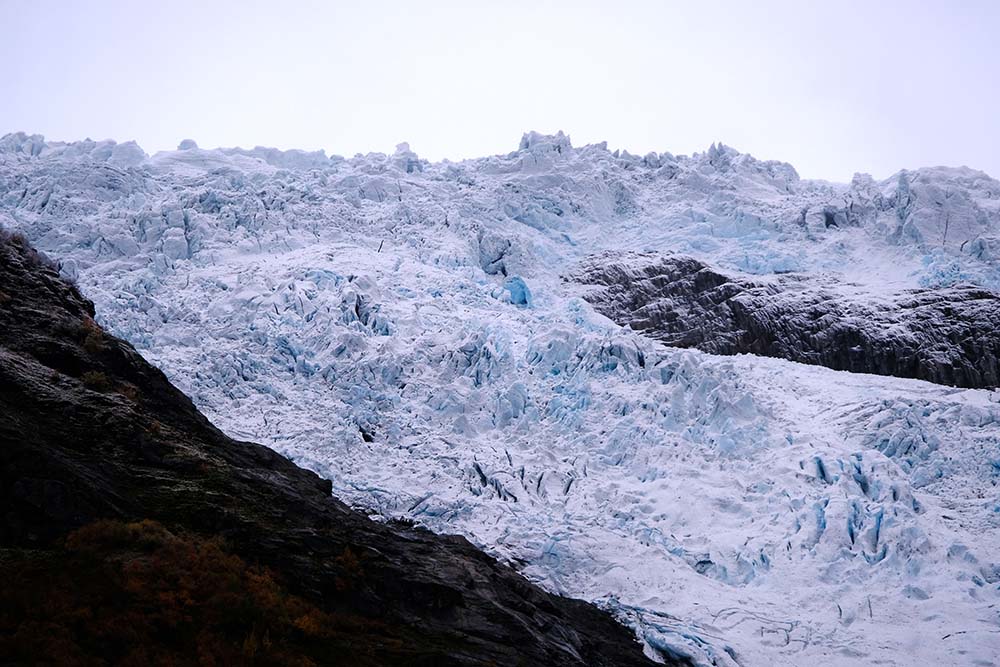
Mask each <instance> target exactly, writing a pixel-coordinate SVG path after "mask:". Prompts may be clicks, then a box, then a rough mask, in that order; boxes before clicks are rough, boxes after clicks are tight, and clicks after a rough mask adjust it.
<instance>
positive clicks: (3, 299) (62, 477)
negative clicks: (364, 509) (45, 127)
mask: <svg viewBox="0 0 1000 667" xmlns="http://www.w3.org/2000/svg"><path fill="white" fill-rule="evenodd" d="M0 234H2V232H0ZM93 316H94V310H93V305H92V304H91V303H90V302H89V301H87V300H85V299H84V298H82V297H81V296H80V294H79V293H78V292H77V291H76V290H75V289H74V288H72V287H71V286H69V285H68V284H66V283H65V282H63V281H62V280H61V279H60V278H59V277H58V275H57V273H56V271H55V270H54V269H53V268H52V267H51V266H49V265H47V264H46V262H45V261H44V258H42V257H40V256H38V255H36V254H35V253H34V252H33V251H32V250H31V249H30V248H28V247H27V245H26V244H25V243H23V242H22V241H20V240H18V239H11V238H9V237H6V236H4V237H3V238H0V507H2V508H3V509H2V513H0V556H2V558H0V575H5V576H11V575H10V572H11V570H9V569H8V568H11V567H13V566H12V565H11V564H12V563H15V562H17V563H21V564H23V563H24V562H26V561H27V562H32V563H39V564H41V565H39V566H40V567H45V566H46V565H45V563H48V562H53V563H55V567H56V568H58V567H59V565H58V564H59V562H61V561H60V560H59V556H58V555H59V554H62V553H65V552H63V551H60V549H62V548H63V546H62V545H63V544H64V539H65V536H66V535H67V534H69V533H70V532H71V531H74V530H76V529H78V528H80V527H81V526H87V525H89V524H91V523H92V522H95V521H97V520H100V519H116V520H121V521H137V520H146V519H150V520H153V521H156V522H158V524H162V525H163V526H165V527H166V529H168V530H171V531H180V532H182V533H184V534H193V535H196V536H198V535H200V536H211V537H216V536H218V537H221V538H223V539H224V541H225V544H226V545H227V548H228V549H231V550H232V551H233V552H234V553H235V554H237V555H239V556H240V557H241V558H243V559H244V560H245V561H247V562H248V563H252V564H255V565H256V564H259V565H262V566H265V567H267V568H269V569H270V570H272V571H273V572H275V573H276V576H277V577H278V578H279V579H280V580H281V581H282V582H283V585H284V586H287V588H288V589H289V590H290V591H291V593H292V594H294V595H296V596H301V598H303V599H305V600H307V601H308V603H309V604H313V605H316V606H318V607H320V608H322V610H323V611H324V612H326V613H331V614H338V615H339V616H338V618H349V619H355V620H357V619H360V621H358V622H355V621H352V623H354V625H353V626H352V627H356V628H358V630H356V631H355V632H353V633H351V634H350V635H347V636H340V635H324V636H326V637H327V639H326V640H324V641H333V642H335V643H336V645H337V650H336V652H335V653H331V654H326V655H324V656H323V657H321V658H320V661H321V662H323V664H345V665H347V664H349V665H387V664H406V665H501V664H502V665H522V664H523V665H607V666H611V665H645V664H651V663H650V661H649V660H648V659H646V658H645V657H644V656H643V653H642V650H641V647H640V645H639V644H638V643H637V642H636V641H635V640H634V638H633V635H632V633H631V632H630V631H628V630H627V629H626V628H624V627H623V626H621V625H619V624H618V623H616V622H615V621H614V620H612V619H611V618H610V617H609V616H608V615H606V614H604V613H603V612H601V611H599V610H598V609H596V608H595V607H593V606H591V605H589V604H586V603H584V602H581V601H578V600H570V599H566V598H561V597H558V596H555V595H551V594H548V593H546V592H544V591H542V590H541V589H539V588H538V587H536V586H534V585H532V584H531V583H529V582H528V581H526V580H525V579H524V578H523V577H521V576H520V575H519V574H517V573H516V572H514V571H513V570H511V569H510V568H509V567H507V566H505V565H502V564H500V563H498V562H496V561H495V560H494V559H492V558H490V557H489V556H487V555H485V554H484V553H482V552H481V551H479V550H477V549H476V548H474V547H473V546H472V545H471V544H470V543H469V542H467V541H466V540H465V539H463V538H461V537H455V536H441V535H434V534H432V533H430V532H427V531H425V530H421V529H418V528H414V527H410V526H407V525H403V524H398V523H376V522H373V521H371V520H369V519H368V518H366V517H365V516H364V515H362V514H360V513H359V512H357V511H354V510H351V509H349V508H348V507H346V506H345V505H343V504H342V503H340V502H339V501H337V500H336V499H334V498H332V497H331V496H330V483H329V482H328V481H326V480H323V479H320V478H319V477H318V476H316V475H315V474H313V473H311V472H308V471H306V470H303V469H301V468H299V467H297V466H295V465H294V464H293V463H291V462H290V461H288V460H287V459H285V458H284V457H282V456H280V455H278V454H277V453H275V452H273V451H272V450H270V449H268V448H266V447H262V446H260V445H256V444H252V443H245V442H236V441H234V440H232V439H230V438H228V437H227V436H225V435H224V434H223V433H222V432H220V431H219V430H218V429H216V428H215V427H214V426H212V424H210V423H209V422H208V420H207V419H206V418H205V417H204V416H202V415H201V414H200V413H199V412H198V411H197V410H196V409H195V407H194V405H193V404H192V403H191V401H190V400H189V399H188V398H187V397H186V396H184V395H183V394H182V393H181V392H180V391H178V390H177V389H176V388H174V387H173V386H172V385H171V384H170V383H169V382H168V381H167V379H166V377H165V376H164V375H163V373H161V372H160V371H159V370H158V369H156V368H154V367H152V366H150V365H149V364H148V363H146V362H145V360H144V359H143V358H142V357H141V356H140V355H139V354H138V353H137V352H136V351H135V350H134V349H133V348H132V347H131V346H130V345H129V344H127V343H125V342H123V341H121V340H118V339H116V338H113V337H111V336H109V335H108V334H106V333H105V332H104V331H102V330H101V328H100V327H99V326H97V325H96V324H95V323H94V321H93V319H92V318H93ZM178 534H180V533H178ZM164 539H166V538H164ZM170 539H173V538H170ZM195 544H197V543H195ZM345 554H351V557H350V558H349V559H348V558H345ZM54 571H57V570H54ZM345 582H346V583H345ZM4 604H7V603H6V602H5V603H4ZM5 609H7V610H8V611H9V608H7V607H5ZM136 613H137V614H141V610H136ZM0 616H3V623H2V624H0V644H2V643H3V640H5V639H9V637H7V638H5V637H3V634H4V631H5V629H6V631H7V632H10V631H11V628H12V627H13V628H15V630H16V628H17V627H18V620H17V618H13V617H11V616H10V614H9V613H6V612H5V613H4V614H0ZM361 621H364V622H361ZM330 637H332V639H331V638H330ZM175 648H176V647H175ZM183 648H184V647H180V649H179V650H181V649H183ZM189 648H190V650H191V651H192V653H191V654H190V655H191V656H194V653H193V651H194V647H189ZM314 648H315V647H314ZM310 650H312V649H310ZM91 657H92V658H93V657H99V656H91ZM192 664H193V663H192ZM247 664H249V663H247Z"/></svg>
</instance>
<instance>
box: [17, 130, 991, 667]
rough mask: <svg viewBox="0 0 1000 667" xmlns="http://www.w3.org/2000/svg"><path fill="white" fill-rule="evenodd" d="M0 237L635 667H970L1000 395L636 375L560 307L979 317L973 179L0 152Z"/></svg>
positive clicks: (712, 367)
mask: <svg viewBox="0 0 1000 667" xmlns="http://www.w3.org/2000/svg"><path fill="white" fill-rule="evenodd" d="M831 220H832V221H835V224H830V222H831ZM0 224H2V225H3V226H5V227H8V228H12V229H14V230H18V231H21V232H23V233H24V234H26V235H27V236H28V237H29V238H30V240H31V241H32V242H33V243H35V244H36V245H37V246H38V247H39V248H40V249H42V250H44V251H45V252H47V253H48V254H50V255H51V256H52V257H54V258H57V259H58V260H60V261H61V263H62V270H63V273H64V274H65V275H67V276H69V277H72V278H74V279H76V280H77V282H78V283H79V285H80V287H81V289H82V290H83V292H84V293H85V294H86V295H87V296H88V297H90V298H91V299H93V300H94V302H95V304H96V306H97V311H98V316H99V320H100V321H101V323H102V324H104V325H105V326H107V327H109V328H110V330H111V331H112V332H114V333H115V334H117V335H119V336H122V337H124V338H126V339H127V340H129V341H131V342H132V343H133V344H134V345H135V346H136V347H137V348H138V349H139V350H140V351H141V352H142V354H143V355H144V356H146V357H147V358H148V359H149V360H151V361H152V362H154V363H156V364H157V365H159V366H160V367H161V368H163V369H164V371H165V372H166V373H167V375H168V376H169V377H170V379H171V380H172V381H173V382H174V383H175V384H177V385H178V386H179V387H180V388H181V389H183V390H184V391H185V392H187V393H188V394H189V395H190V396H191V397H192V398H193V399H194V401H195V402H196V403H197V404H198V406H199V407H200V408H201V409H202V410H204V411H205V412H206V414H207V415H208V416H209V417H210V418H211V419H212V420H213V421H214V422H215V423H216V424H217V425H219V426H220V427H221V428H222V429H223V430H225V431H226V432H227V433H229V434H230V435H233V436H236V437H239V438H243V439H249V440H255V441H259V442H262V443H264V444H267V445H270V446H271V447H274V448H275V449H277V450H278V451H280V452H282V453H284V454H285V455H287V456H289V457H290V458H292V459H293V460H295V461H296V462H298V463H300V464H301V465H304V466H306V467H309V468H311V469H313V470H315V471H317V472H318V473H320V474H321V475H323V476H325V477H328V478H329V479H331V480H332V481H333V486H334V492H335V494H336V495H337V496H339V497H340V498H342V499H344V500H345V501H348V502H350V503H352V504H354V505H357V506H360V507H364V508H368V509H369V510H370V511H371V512H372V513H373V514H374V515H376V516H377V517H398V518H406V519H411V520H413V521H415V522H417V523H420V524H423V525H425V526H427V527H428V528H430V529H432V530H434V531H438V532H452V533H461V534H463V535H465V536H467V537H468V538H469V539H470V540H472V541H473V542H474V543H476V544H478V545H480V546H481V547H483V548H484V549H485V550H486V551H488V552H490V553H492V554H494V555H496V556H497V557H498V558H501V559H504V560H507V561H509V562H511V563H513V564H515V566H516V567H518V568H519V569H521V570H522V571H523V572H524V573H525V574H526V575H527V576H528V577H530V578H531V579H533V580H536V581H538V582H540V583H541V584H542V585H543V586H545V587H546V588H548V589H550V590H553V591H557V592H559V593H562V594H565V595H570V596H574V597H581V598H585V599H588V600H591V601H593V602H595V603H597V604H598V605H601V606H603V607H605V608H607V609H609V610H612V611H613V612H614V613H615V614H617V615H618V616H620V617H621V618H622V619H623V620H624V621H625V622H626V623H628V624H629V625H630V626H632V627H634V628H635V630H636V633H637V636H638V637H639V638H640V639H641V640H642V641H643V642H644V643H645V645H646V647H647V653H648V654H649V655H650V656H653V657H656V656H660V655H668V654H678V655H689V656H691V657H692V658H693V659H694V660H695V661H696V662H697V663H698V664H702V665H720V666H721V665H725V666H731V665H743V666H751V665H761V666H766V665H839V664H882V665H915V664H921V665H993V664H998V663H1000V657H998V656H1000V491H998V486H997V483H998V480H1000V392H997V391H993V392H991V391H987V390H958V389H953V388H950V387H946V386H940V385H935V384H930V383H927V382H922V381H917V380H905V379H897V378H890V377H880V376H873V375H861V374H852V373H846V372H836V371H831V370H828V369H826V368H821V367H815V366H806V365H801V364H795V363H791V362H787V361H782V360H778V359H771V358H759V357H754V356H748V355H741V356H736V357H719V356H712V355H707V354H703V353H700V352H697V351H691V350H679V349H673V348H668V347H664V346H662V345H660V344H659V343H656V342H654V341H651V340H649V339H646V338H643V337H642V336H641V335H639V334H637V333H634V332H632V331H631V330H628V329H622V328H620V327H618V326H616V325H615V324H613V323H612V322H611V321H610V320H608V319H606V318H604V317H603V316H601V315H598V314H597V313H596V312H595V311H594V310H593V309H592V308H591V307H590V306H589V305H588V304H587V303H586V302H585V301H583V300H582V299H581V298H580V295H581V294H582V291H581V288H580V287H579V286H576V285H574V284H572V283H570V282H567V281H566V280H564V276H566V275H568V274H570V273H571V272H572V271H573V270H574V268H575V267H576V266H577V265H578V263H579V262H580V261H581V260H583V259H584V258H586V257H589V256H591V255H593V254H595V253H598V252H602V251H606V250H637V251H649V250H651V251H661V252H666V251H671V252H677V253H683V254H687V255H691V256H693V257H696V258H698V259H700V260H702V261H705V262H708V263H710V264H711V265H713V266H716V267H720V268H724V269H728V270H735V271H740V272H744V273H749V274H757V275H768V274H774V273H785V272H801V273H807V274H811V275H814V276H817V277H823V276H830V277H831V280H833V279H836V280H837V281H838V282H843V283H844V284H846V285H848V286H849V287H848V288H845V289H855V290H857V291H858V293H860V294H878V293H881V292H883V291H886V290H899V289H904V288H908V287H917V286H939V285H950V284H956V283H971V284H976V285H980V286H983V287H986V288H989V289H993V290H996V289H998V288H1000V182H997V181H996V180H993V179H991V178H990V177H988V176H986V175H985V174H983V173H981V172H977V171H974V170H970V169H964V168H962V169H948V168H933V169H921V170H917V171H910V172H905V171H904V172H900V173H899V174H897V175H895V176H893V177H891V178H889V179H887V180H885V181H875V180H873V179H872V178H871V177H868V176H864V175H858V176H856V177H855V178H854V180H853V181H852V182H851V183H850V184H849V185H844V184H833V183H826V182H820V181H805V180H801V179H800V178H799V177H798V175H797V174H796V172H795V170H794V169H793V168H792V167H791V166H790V165H788V164H785V163H780V162H763V161H759V160H756V159H754V158H752V157H750V156H749V155H743V154H740V153H738V152H736V151H734V150H733V149H731V148H728V147H724V146H712V147H711V148H710V149H709V150H708V151H707V152H705V153H699V154H695V155H693V156H690V157H687V156H674V155H671V154H669V153H661V154H649V155H646V156H645V157H639V156H633V155H630V154H628V153H627V152H619V151H615V152H610V151H609V150H608V149H607V148H606V146H604V145H590V146H584V147H582V148H574V147H572V146H571V144H570V141H569V139H568V138H567V137H565V136H563V135H562V134H558V135H555V136H543V135H538V134H535V133H529V134H527V135H525V136H524V138H523V139H522V140H521V143H520V147H519V149H518V150H517V151H514V152H512V153H510V154H507V155H499V156H492V157H486V158H482V159H477V160H469V161H465V162H460V163H451V162H442V163H434V164H431V163H428V162H427V161H424V160H421V159H420V158H419V157H418V156H417V155H416V154H415V153H413V152H411V151H410V149H409V147H408V146H406V145H405V144H403V145H400V147H399V148H398V150H397V151H396V153H395V154H393V155H383V154H369V155H363V156H362V155H358V156H355V157H353V158H349V159H344V158H340V157H330V158H328V157H327V156H325V155H324V154H322V153H306V152H302V151H287V152H281V151H277V150H273V149H262V148H257V149H253V150H240V149H226V150H202V149H199V148H197V146H195V145H194V144H193V142H184V143H183V144H182V145H181V149H179V150H177V151H174V152H165V153H158V154H156V155H153V156H151V157H150V156H147V155H146V154H145V153H144V152H143V151H142V150H141V149H140V148H139V147H138V146H136V145H135V144H134V143H124V144H115V143H114V142H109V141H106V142H93V141H83V142H76V143H70V144H64V143H54V142H53V143H46V142H45V140H44V139H43V138H42V137H39V136H37V135H36V136H27V135H24V134H13V135H7V136H6V137H3V138H2V139H0Z"/></svg>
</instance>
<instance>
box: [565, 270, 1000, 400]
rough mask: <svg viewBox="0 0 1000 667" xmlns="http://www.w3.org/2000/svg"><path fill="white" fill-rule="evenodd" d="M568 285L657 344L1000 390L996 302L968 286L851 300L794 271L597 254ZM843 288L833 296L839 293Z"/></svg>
mask: <svg viewBox="0 0 1000 667" xmlns="http://www.w3.org/2000/svg"><path fill="white" fill-rule="evenodd" d="M568 280H570V281H572V282H576V283H580V284H582V285H586V286H588V287H589V289H588V290H587V292H586V294H585V295H584V298H585V299H586V300H587V301H589V302H590V303H592V304H593V305H594V307H595V308H596V309H597V310H598V311H600V312H601V313H602V314H604V315H606V316H607V317H609V318H611V319H612V320H614V321H615V322H617V323H618V324H620V325H622V326H630V327H631V328H633V329H635V330H637V331H642V332H643V333H645V334H647V335H649V336H652V337H653V338H656V339H658V340H660V341H662V342H664V343H666V344H667V345H673V346H675V347H696V348H698V349H699V350H703V351H705V352H710V353H712V354H740V353H749V354H759V355H764V356H768V357H780V358H783V359H789V360H791V361H798V362H802V363H806V364H817V365H820V366H827V367H829V368H833V369H836V370H843V371H852V372H855V373H875V374H878V375H895V376H897V377H906V378H919V379H921V380H929V381H931V382H937V383H939V384H946V385H953V386H958V387H974V388H984V387H996V386H998V385H1000V296H998V295H997V294H994V293H992V292H989V291H987V290H984V289H980V288H978V287H972V286H955V287H947V288H939V289H915V290H907V291H901V292H897V293H895V294H889V295H877V294H860V293H856V290H855V289H854V288H853V287H852V286H849V285H843V286H841V285H837V284H829V283H824V282H822V281H820V280H818V279H816V278H812V277H805V276H797V275H793V274H788V275H783V276H778V277H776V278H771V279H756V278H752V277H748V276H741V275H736V274H727V273H725V272H722V271H718V270H715V269H713V268H711V267H709V266H707V265H705V264H703V263H702V262H700V261H698V260H696V259H694V258H691V257H685V256H682V255H661V254H655V253H643V254H639V253H605V254H602V255H598V256H595V257H592V258H590V259H589V260H587V261H586V262H584V263H583V264H582V265H581V267H580V269H579V271H578V272H577V273H575V274H574V275H573V276H570V277H569V278H568ZM841 287H843V289H840V288H841Z"/></svg>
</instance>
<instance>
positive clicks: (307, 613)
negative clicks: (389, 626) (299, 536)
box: [0, 521, 391, 666]
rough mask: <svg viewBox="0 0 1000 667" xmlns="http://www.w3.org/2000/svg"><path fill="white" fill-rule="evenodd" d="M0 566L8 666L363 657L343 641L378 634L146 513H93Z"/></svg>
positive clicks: (6, 557)
mask: <svg viewBox="0 0 1000 667" xmlns="http://www.w3.org/2000/svg"><path fill="white" fill-rule="evenodd" d="M345 559H346V560H347V561H351V564H352V565H353V567H354V568H356V569H354V570H353V571H354V572H355V573H357V574H359V575H360V568H359V566H358V565H357V563H356V559H355V557H354V556H353V555H350V554H345ZM0 570H3V571H4V580H5V585H4V586H3V587H0V655H3V656H7V657H9V658H10V659H12V660H13V663H14V664H59V665H106V664H117V665H136V666H138V665H195V664H197V665H220V666H221V665H314V664H338V663H340V662H341V661H340V659H338V656H340V655H347V654H351V655H352V656H353V657H352V659H351V661H350V664H371V663H370V662H369V661H367V660H364V659H361V660H360V661H359V660H358V659H357V658H358V656H357V653H354V652H353V651H350V648H351V646H350V645H351V640H352V637H353V636H355V635H357V634H360V633H365V634H369V635H370V634H371V633H372V632H373V631H374V632H375V633H379V627H378V624H377V623H372V622H371V621H367V620H364V619H361V618H359V617H353V616H348V615H344V614H330V613H327V612H325V611H323V610H321V609H319V608H317V607H316V606H314V605H312V604H310V603H308V602H306V601H304V600H302V599H301V598H298V597H296V596H294V595H292V594H290V593H288V592H287V591H286V590H285V588H284V587H283V586H282V585H281V584H280V583H279V582H278V581H277V580H276V579H275V578H274V576H273V575H272V574H271V573H270V572H269V571H268V570H266V569H263V568H260V567H257V566H253V565H250V564H248V563H246V562H245V561H244V560H242V559H241V558H240V557H238V556H235V555H233V554H232V553H230V552H228V551H227V549H226V548H225V546H224V544H223V543H222V542H221V541H219V540H217V539H204V538H200V537H196V536H191V535H185V534H174V533H172V532H170V531H168V530H167V529H166V528H164V527H163V526H162V525H160V524H158V523H156V522H152V521H142V522H138V523H123V522H120V521H99V522H97V523H95V524H92V525H90V526H86V527H84V528H82V529H80V530H78V531H76V532H74V533H72V534H71V535H69V537H67V538H66V540H65V543H64V546H63V547H62V548H61V549H58V550H54V551H47V552H3V551H0ZM387 643H391V640H387ZM344 664H346V663H344Z"/></svg>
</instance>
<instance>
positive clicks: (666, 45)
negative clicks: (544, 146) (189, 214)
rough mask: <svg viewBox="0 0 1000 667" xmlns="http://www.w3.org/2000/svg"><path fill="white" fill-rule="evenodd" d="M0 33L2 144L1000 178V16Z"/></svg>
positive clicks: (507, 11) (882, 7) (127, 17)
mask: <svg viewBox="0 0 1000 667" xmlns="http://www.w3.org/2000/svg"><path fill="white" fill-rule="evenodd" d="M0 25H2V26H3V37H2V39H0V134H2V133H5V132H8V131H15V130H24V131H27V132H38V133H41V134H44V135H46V136H47V137H48V138H50V139H57V140H73V139H82V138H86V137H90V138H92V139H104V138H112V139H116V140H118V141H125V140H128V139H135V140H136V141H138V142H139V144H140V145H141V146H142V147H143V148H144V149H145V150H146V151H147V152H149V153H152V152H155V151H157V150H162V149H167V148H174V147H176V145H177V143H178V142H179V141H180V140H181V139H183V138H186V137H190V138H193V139H195V140H196V141H197V142H198V143H199V145H201V146H202V147H215V146H237V145H238V146H243V147H252V146H254V145H265V146H277V147H279V148H306V149H318V148H323V149H325V150H326V151H327V153H337V154H341V155H352V154H354V153H356V152H368V151H383V152H391V151H392V149H393V147H394V146H395V144H396V143H398V142H401V141H408V142H409V143H410V144H411V147H412V148H413V150H415V151H416V152H417V153H419V154H420V155H421V156H423V157H427V158H430V159H440V158H442V157H447V158H450V159H460V158H464V157H473V156H479V155H486V154H493V153H506V152H509V151H511V150H513V149H515V148H516V147H517V142H518V139H519V138H520V136H521V133H522V132H523V131H526V130H531V129H534V130H538V131H542V132H555V131H556V130H559V129H561V130H563V131H565V132H567V133H568V134H570V135H571V136H572V138H573V142H574V144H576V145H582V144H584V143H591V142H597V141H603V140H607V141H608V145H609V147H610V148H625V149H628V150H629V151H631V152H633V153H645V152H647V151H650V150H657V151H671V152H674V153H690V152H693V151H700V150H704V149H705V148H706V147H707V146H708V145H709V144H710V143H712V142H713V141H722V142H724V143H726V144H728V145H731V146H734V147H735V148H737V149H739V150H741V151H745V152H749V153H752V154H754V155H756V156H758V157H761V158H768V159H781V160H786V161H788V162H791V163H792V164H793V165H795V167H796V168H797V169H798V170H799V172H800V173H801V174H802V175H803V176H806V177H813V178H827V179H830V180H842V181H843V180H848V179H849V178H850V177H851V175H852V174H853V173H854V172H855V171H867V172H869V173H872V174H874V175H875V176H876V177H885V176H888V175H889V174H891V173H892V172H894V171H896V170H897V169H899V168H902V167H907V168H912V167H918V166H927V165H938V164H946V165H963V164H964V165H968V166H970V167H975V168H978V169H983V170H985V171H987V172H989V173H991V174H992V175H993V176H997V177H1000V122H998V121H997V118H998V117H1000V113H998V106H1000V1H982V2H980V1H976V0H968V1H966V2H961V1H954V2H943V1H942V2H924V1H921V0H911V1H909V2H899V1H895V0H891V1H889V0H887V1H884V2H853V1H839V2H833V1H829V2H818V1H807V0H801V1H799V2H792V1H776V0H775V1H768V0H765V1H761V2H749V1H747V2H736V1H732V2H712V1H703V2H695V1H692V2H666V1H663V2H653V1H647V2H639V1H630V0H616V1H614V2H582V1H581V2H543V1H539V0H529V1H525V2H518V1H514V0H507V1H505V2H488V3H487V2H482V3H477V2H472V1H465V2H462V1H457V2H419V1H416V0H410V1H409V2H377V1H368V2H356V3H343V2H315V3H308V2H294V1H286V2H277V1H275V2H249V1H232V2H208V1H202V2H182V1H179V0H178V1H165V2H154V1H152V0H147V1H145V2H143V1H140V0H129V1H105V2H101V1H92V2H83V1H80V2H76V1H73V0H63V1H61V2H52V1H47V0H25V1H22V0H0Z"/></svg>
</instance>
